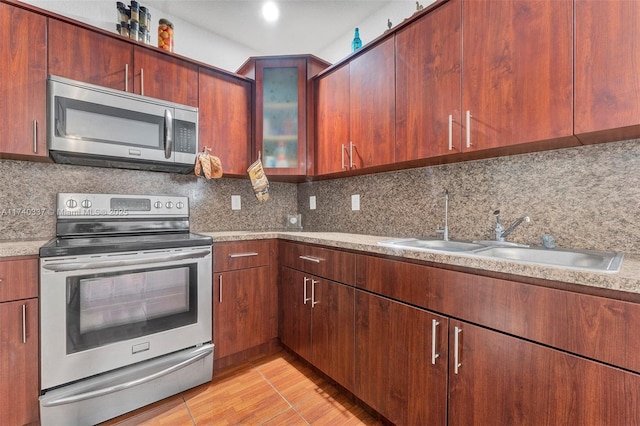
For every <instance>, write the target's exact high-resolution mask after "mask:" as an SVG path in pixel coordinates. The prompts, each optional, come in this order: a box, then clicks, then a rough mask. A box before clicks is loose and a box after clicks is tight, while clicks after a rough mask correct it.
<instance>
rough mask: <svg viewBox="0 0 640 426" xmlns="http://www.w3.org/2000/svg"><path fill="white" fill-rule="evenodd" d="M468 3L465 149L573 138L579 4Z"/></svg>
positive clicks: (568, 0) (567, 0)
mask: <svg viewBox="0 0 640 426" xmlns="http://www.w3.org/2000/svg"><path fill="white" fill-rule="evenodd" d="M462 4H463V11H462V14H463V26H462V28H463V34H464V35H463V46H462V47H463V52H464V53H463V59H462V76H463V82H462V90H463V94H462V112H463V117H462V122H463V125H464V129H463V132H464V134H465V136H464V137H463V140H464V143H463V150H465V151H476V150H482V149H487V148H495V147H500V146H507V145H518V144H524V143H528V142H536V141H548V140H552V139H559V138H563V137H570V138H573V137H572V136H571V135H572V133H573V126H572V120H573V102H572V98H573V96H572V95H573V59H572V58H573V44H572V40H573V37H572V35H573V31H572V27H573V20H572V19H573V0H553V1H544V0H508V1H504V0H485V1H475V0H468V1H467V0H463V3H462ZM467 111H468V112H469V113H470V118H469V120H468V121H469V127H467V126H466V123H467ZM467 132H470V137H469V140H468V141H467V138H466V134H467Z"/></svg>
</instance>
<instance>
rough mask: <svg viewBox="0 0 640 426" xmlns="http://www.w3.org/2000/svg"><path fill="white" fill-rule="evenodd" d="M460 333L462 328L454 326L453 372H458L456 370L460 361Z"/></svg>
mask: <svg viewBox="0 0 640 426" xmlns="http://www.w3.org/2000/svg"><path fill="white" fill-rule="evenodd" d="M460 333H462V329H461V328H460V327H455V329H454V332H453V372H454V373H455V374H458V370H459V369H460V366H461V365H462V363H461V362H460Z"/></svg>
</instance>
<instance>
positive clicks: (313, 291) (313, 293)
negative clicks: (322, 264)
mask: <svg viewBox="0 0 640 426" xmlns="http://www.w3.org/2000/svg"><path fill="white" fill-rule="evenodd" d="M316 284H318V281H316V280H314V279H312V280H311V307H312V308H313V307H314V306H316V305H317V304H318V303H320V301H319V300H316Z"/></svg>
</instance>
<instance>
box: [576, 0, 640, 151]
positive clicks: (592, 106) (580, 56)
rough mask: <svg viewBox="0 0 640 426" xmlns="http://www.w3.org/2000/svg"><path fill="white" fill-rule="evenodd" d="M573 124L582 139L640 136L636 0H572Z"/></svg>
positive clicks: (638, 5) (639, 30) (639, 14)
mask: <svg viewBox="0 0 640 426" xmlns="http://www.w3.org/2000/svg"><path fill="white" fill-rule="evenodd" d="M575 8H576V12H575V13H576V28H575V40H576V44H575V58H576V59H575V60H576V64H575V125H574V132H575V134H576V136H577V137H578V138H579V139H580V140H581V141H582V142H583V143H596V142H608V141H614V140H622V139H631V138H637V137H638V136H640V102H638V95H639V93H640V80H639V79H638V77H637V75H638V69H637V64H638V62H639V61H640V49H639V47H640V45H639V43H640V2H637V1H601V0H576V2H575Z"/></svg>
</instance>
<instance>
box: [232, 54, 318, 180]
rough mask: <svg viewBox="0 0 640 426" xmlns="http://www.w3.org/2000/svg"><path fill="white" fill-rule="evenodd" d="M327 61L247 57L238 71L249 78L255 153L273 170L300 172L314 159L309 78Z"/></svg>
mask: <svg viewBox="0 0 640 426" xmlns="http://www.w3.org/2000/svg"><path fill="white" fill-rule="evenodd" d="M328 66H329V63H327V62H324V61H322V60H321V59H318V58H316V57H314V56H311V55H297V56H283V57H264V58H259V57H258V58H250V59H249V60H248V61H247V62H246V63H245V64H243V65H242V66H241V67H240V69H239V70H238V73H239V74H241V75H245V76H247V77H250V78H254V79H255V81H256V83H255V96H254V101H255V117H254V128H255V142H256V147H255V150H256V152H255V154H254V158H257V157H258V156H259V155H261V156H262V162H263V166H264V168H265V169H267V172H268V173H269V174H272V175H293V176H304V175H306V174H307V172H308V170H309V169H310V168H311V167H312V164H313V157H314V155H313V143H312V142H313V135H314V126H313V113H312V111H313V109H312V108H313V105H314V104H315V103H314V99H313V91H312V82H311V77H313V76H314V75H316V74H317V73H318V72H320V71H321V70H323V69H324V68H326V67H328Z"/></svg>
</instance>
